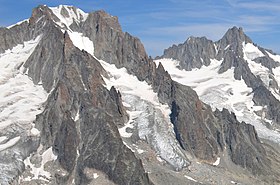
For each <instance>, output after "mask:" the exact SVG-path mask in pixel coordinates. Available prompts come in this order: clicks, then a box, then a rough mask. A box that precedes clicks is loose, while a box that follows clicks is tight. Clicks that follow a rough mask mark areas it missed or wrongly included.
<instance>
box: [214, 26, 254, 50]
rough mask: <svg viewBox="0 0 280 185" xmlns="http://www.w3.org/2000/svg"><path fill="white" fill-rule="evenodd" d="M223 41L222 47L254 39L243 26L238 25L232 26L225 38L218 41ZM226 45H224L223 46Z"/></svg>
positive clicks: (249, 41) (250, 41)
mask: <svg viewBox="0 0 280 185" xmlns="http://www.w3.org/2000/svg"><path fill="white" fill-rule="evenodd" d="M218 42H220V43H221V48H225V47H227V46H228V45H229V44H234V43H235V44H242V43H243V42H245V43H252V40H251V39H250V38H249V37H248V36H247V35H246V34H245V33H244V31H243V28H241V27H239V28H237V27H236V26H234V27H232V28H230V29H229V30H228V31H227V32H226V33H225V35H224V36H223V38H222V39H221V40H220V41H218ZM223 46H224V47H223Z"/></svg>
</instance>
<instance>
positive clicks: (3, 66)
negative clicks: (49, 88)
mask: <svg viewBox="0 0 280 185" xmlns="http://www.w3.org/2000/svg"><path fill="white" fill-rule="evenodd" d="M39 40H40V37H37V38H36V39H35V40H31V41H29V42H24V44H23V45H21V44H20V45H18V46H16V47H14V48H13V49H12V50H7V51H6V52H5V53H3V54H0V129H1V130H3V129H5V128H6V127H8V126H10V125H13V124H15V125H22V126H24V125H29V127H30V125H31V124H32V123H33V121H34V120H35V118H36V115H37V114H39V113H40V112H41V111H42V109H41V106H42V103H43V102H45V101H46V99H47V96H48V94H47V92H46V91H45V90H44V89H43V87H42V86H40V85H34V84H33V82H32V80H31V79H30V78H29V77H28V76H27V75H26V74H24V73H23V67H22V65H23V64H24V62H25V61H26V60H27V59H28V57H29V56H30V54H31V53H32V52H33V50H34V48H35V47H36V45H37V44H38V42H39ZM30 134H31V133H30Z"/></svg>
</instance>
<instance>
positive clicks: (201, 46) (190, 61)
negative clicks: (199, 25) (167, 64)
mask: <svg viewBox="0 0 280 185" xmlns="http://www.w3.org/2000/svg"><path fill="white" fill-rule="evenodd" d="M215 55H216V49H215V46H214V43H213V42H212V41H210V40H208V39H207V38H206V37H201V38H198V37H190V38H189V39H188V40H187V41H186V42H185V43H184V44H179V45H178V46H176V45H173V46H172V47H171V48H168V49H166V50H164V53H163V55H162V56H161V58H172V59H175V60H179V61H180V67H181V68H182V69H186V70H192V69H193V68H201V67H202V66H208V65H209V64H210V63H211V61H210V59H212V58H214V57H215Z"/></svg>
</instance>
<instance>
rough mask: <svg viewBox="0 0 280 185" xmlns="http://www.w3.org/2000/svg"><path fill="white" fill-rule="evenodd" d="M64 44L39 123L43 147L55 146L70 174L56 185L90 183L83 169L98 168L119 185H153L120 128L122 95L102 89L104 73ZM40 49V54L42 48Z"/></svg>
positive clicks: (85, 55)
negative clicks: (72, 180) (52, 85)
mask: <svg viewBox="0 0 280 185" xmlns="http://www.w3.org/2000/svg"><path fill="white" fill-rule="evenodd" d="M47 37H48V36H47ZM48 39H49V40H52V39H51V38H50V37H48ZM61 41H63V42H62V43H60V44H62V46H63V47H62V48H61V49H62V52H59V53H60V54H61V55H62V56H61V57H60V58H61V60H58V61H56V62H57V63H58V64H59V62H60V64H59V67H58V71H57V73H58V75H59V76H58V75H54V76H56V77H57V80H54V81H53V82H56V84H55V86H54V89H53V90H52V92H51V94H50V96H49V99H48V101H47V102H48V103H47V105H46V109H45V110H44V112H43V113H42V114H41V115H39V116H38V118H37V120H36V122H37V124H38V127H39V128H40V130H41V143H42V144H43V146H45V147H48V146H52V147H53V150H54V153H55V154H57V155H58V161H59V163H60V164H61V166H62V167H63V169H66V171H67V172H68V175H66V176H61V177H57V183H58V184H68V183H69V182H70V180H69V179H71V178H73V177H71V176H74V177H76V178H75V183H77V184H80V183H82V184H86V183H88V182H87V179H86V178H83V177H82V176H81V175H80V174H83V171H84V169H85V168H95V169H98V170H100V171H103V172H104V173H105V174H108V177H109V179H110V180H112V181H114V182H116V183H117V184H150V181H149V179H148V176H147V174H146V173H145V172H144V170H143V167H142V164H141V161H140V160H138V159H136V157H135V156H134V154H133V153H132V152H131V150H129V149H128V148H127V147H126V146H125V145H124V144H123V143H122V140H121V138H120V135H119V133H118V129H117V125H122V124H123V123H124V122H125V121H126V120H127V115H126V113H125V111H124V108H123V106H122V103H121V101H120V100H121V97H120V95H119V94H118V93H117V92H116V91H115V89H114V88H112V89H111V91H108V90H107V89H106V88H105V87H104V86H103V83H104V82H103V79H102V77H101V74H105V71H104V69H102V66H101V65H100V64H99V62H98V61H96V59H94V58H93V57H92V56H91V55H89V54H88V53H87V52H84V51H80V50H79V49H77V48H76V47H74V45H73V44H72V43H71V40H70V38H69V37H68V35H67V33H65V34H64V38H61ZM52 42H55V41H54V40H52ZM36 49H38V53H40V52H39V51H41V48H36ZM56 51H58V50H57V48H54V49H50V50H47V51H45V55H44V57H45V56H50V55H52V53H53V52H56ZM35 53H37V52H35ZM41 56H42V55H41ZM30 61H33V62H37V60H30ZM52 61H54V60H53V59H52V58H50V59H49V60H44V62H45V63H48V62H52ZM41 67H42V70H36V73H37V74H34V73H33V74H34V75H35V76H36V75H41V77H43V79H44V77H45V75H47V73H46V74H44V70H46V69H48V68H44V66H43V65H41ZM38 72H41V74H38ZM30 73H31V74H32V72H31V71H30ZM48 74H49V73H48ZM45 78H49V77H48V76H46V77H45ZM51 79H52V78H49V80H48V82H49V81H50V80H51ZM42 82H43V83H44V81H43V80H42Z"/></svg>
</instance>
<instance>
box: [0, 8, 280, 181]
mask: <svg viewBox="0 0 280 185" xmlns="http://www.w3.org/2000/svg"><path fill="white" fill-rule="evenodd" d="M0 40H1V42H0V70H1V73H2V71H3V73H2V74H3V75H2V76H0V77H1V78H0V87H3V89H4V88H5V89H8V90H7V91H4V93H3V94H0V95H1V97H2V99H3V102H2V103H3V105H1V109H0V110H1V113H0V128H1V130H0V131H1V132H0V134H1V135H0V159H1V162H0V166H1V167H2V168H1V170H0V173H1V176H0V182H1V184H145V185H146V184H232V183H242V184H252V183H253V184H260V183H262V184H273V183H274V184H277V183H280V182H279V179H278V178H277V177H279V175H280V174H279V171H277V170H278V169H279V167H280V161H279V156H280V154H279V150H278V149H279V148H278V147H279V146H278V144H279V143H278V144H277V143H276V144H271V143H269V142H264V141H262V140H261V139H260V138H259V132H258V128H257V129H255V127H254V126H252V125H251V124H247V123H251V122H246V120H240V119H239V115H238V112H236V111H235V109H233V110H232V109H229V110H227V109H226V108H227V107H223V108H222V109H216V110H213V106H212V104H210V106H209V105H208V104H206V103H208V102H207V101H204V96H201V94H200V93H199V91H198V92H195V91H194V90H196V88H195V87H192V86H191V85H190V87H189V86H187V85H189V84H184V83H181V81H178V80H177V78H176V75H180V73H178V74H173V73H172V72H173V71H169V70H168V71H166V69H167V68H166V69H165V65H166V63H165V62H164V61H161V62H158V61H153V60H152V59H151V58H149V57H148V55H147V54H146V52H145V49H144V46H143V45H142V43H141V42H140V40H139V39H138V38H135V37H133V36H131V35H130V34H129V33H124V32H123V31H122V29H121V26H120V24H119V22H118V18H117V17H114V16H111V15H109V14H107V13H106V12H104V11H96V12H92V13H85V12H83V11H82V10H80V9H78V8H75V7H72V6H59V7H53V8H50V7H47V6H38V7H37V8H35V9H34V10H33V12H32V15H31V17H30V18H29V19H28V20H25V21H23V22H20V23H18V24H16V25H13V26H10V27H8V28H0ZM247 44H249V45H247ZM244 47H245V48H246V47H248V48H249V49H250V48H253V47H255V46H254V45H253V44H252V41H251V40H250V39H249V38H248V37H247V36H246V35H245V34H244V33H243V31H242V30H241V29H237V28H233V29H230V30H229V31H228V32H227V33H226V35H225V36H224V37H223V38H222V39H221V40H220V41H218V42H212V41H210V40H207V39H206V38H193V37H192V38H190V39H189V40H188V41H187V42H186V43H184V44H182V45H179V46H173V47H172V48H170V49H167V50H165V53H164V55H163V56H162V58H173V59H176V60H178V61H180V62H178V63H177V64H176V65H179V66H180V67H179V68H176V69H177V70H180V69H186V70H192V69H194V68H198V69H202V68H204V66H206V67H207V66H211V65H212V64H213V63H214V62H213V60H214V59H215V60H216V61H221V63H219V65H220V68H219V70H218V71H217V75H219V74H224V73H226V72H227V71H232V70H233V75H234V79H235V80H239V81H242V80H244V83H245V85H247V87H248V88H251V89H252V90H253V91H252V92H251V95H250V97H251V98H252V99H251V100H252V101H253V102H254V103H255V105H254V106H256V107H257V108H259V107H265V111H264V109H260V108H259V109H258V110H257V109H256V110H255V112H254V115H255V116H262V118H263V120H271V119H272V122H271V123H274V122H276V123H278V121H277V120H278V112H277V111H278V109H277V107H278V102H279V100H278V97H277V96H274V94H275V93H276V90H278V83H277V76H276V75H277V73H276V72H274V70H277V67H278V64H279V63H278V62H276V61H275V58H274V59H273V57H277V56H276V55H275V54H273V53H270V52H269V51H267V50H265V49H263V48H259V51H260V52H262V53H263V55H261V54H260V53H258V54H259V55H258V57H255V55H256V54H255V50H254V52H253V54H252V52H251V50H244ZM264 53H266V55H265V54H264ZM245 57H247V58H245ZM248 60H250V61H251V60H252V61H253V62H254V63H256V65H261V66H264V67H265V69H266V68H267V71H265V72H267V73H265V74H264V73H261V76H257V75H255V71H252V70H251V68H250V64H248ZM169 64H172V62H170V63H169ZM180 71H181V70H180ZM181 72H182V71H181ZM262 72H263V71H262ZM278 74H279V75H280V73H278ZM265 75H268V76H267V77H268V78H269V79H270V80H269V83H266V82H267V81H266V82H264V77H263V76H265ZM18 79H22V80H21V81H19V80H18ZM273 79H274V81H273ZM6 86H7V87H6ZM192 88H193V89H194V90H193V89H192ZM232 91H233V92H231V91H228V93H229V94H231V93H235V92H234V90H232ZM263 92H265V95H264V94H263ZM197 93H198V94H197ZM204 95H205V96H206V95H207V93H206V94H204ZM221 98H222V97H221ZM224 98H226V96H225V97H224ZM202 100H203V101H202ZM17 102H20V103H17ZM210 103H212V102H210ZM240 107H242V106H241V105H239V107H238V108H240ZM217 108H220V107H217ZM229 108H231V107H229ZM234 108H236V107H234ZM25 109H26V110H25ZM236 109H237V108H236ZM238 110H239V109H238ZM31 113H32V114H31ZM26 115H30V116H26ZM25 117H28V118H26V119H24V120H22V119H23V118H25ZM249 118H251V117H249ZM253 118H255V117H253ZM250 120H251V121H253V119H250ZM250 120H249V121H250ZM244 121H245V122H246V123H245V122H244ZM268 124H270V122H268ZM270 125H272V126H273V124H270ZM273 128H274V127H273ZM256 130H257V131H256ZM265 139H267V138H265Z"/></svg>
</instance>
